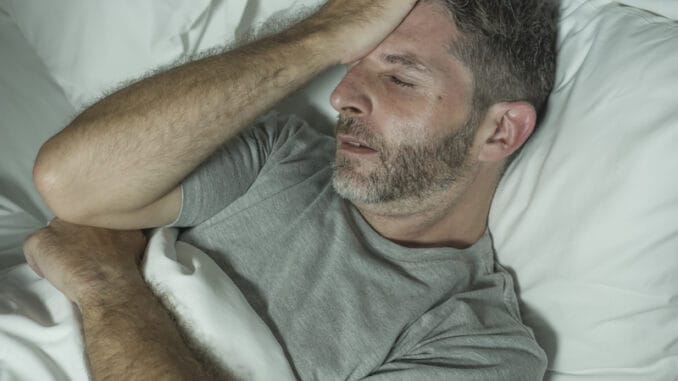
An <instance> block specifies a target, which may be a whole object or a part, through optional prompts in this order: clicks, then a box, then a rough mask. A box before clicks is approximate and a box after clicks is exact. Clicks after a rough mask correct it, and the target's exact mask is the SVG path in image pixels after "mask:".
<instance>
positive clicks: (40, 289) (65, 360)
mask: <svg viewBox="0 0 678 381" xmlns="http://www.w3.org/2000/svg"><path fill="white" fill-rule="evenodd" d="M176 239H177V230H176V229H159V230H156V231H155V232H154V233H153V235H152V236H151V238H150V240H149V245H148V247H147V249H146V254H145V258H144V261H145V262H144V265H143V272H144V277H145V278H146V280H147V281H148V283H149V284H150V286H151V289H153V290H154V292H155V293H156V294H157V295H162V296H163V298H164V300H165V304H166V305H167V306H169V309H170V310H171V311H173V312H174V314H175V316H177V320H178V322H179V324H181V325H182V326H183V327H184V329H185V331H186V332H188V334H189V335H190V336H191V337H192V338H193V340H194V342H195V343H196V344H198V345H200V347H201V348H206V349H207V350H208V352H209V353H210V354H211V355H212V357H213V359H215V360H216V361H215V363H216V364H217V365H219V366H221V367H223V368H224V369H229V370H230V371H231V372H232V374H234V375H235V376H238V377H241V378H240V379H245V380H262V381H268V380H281V381H285V380H294V379H295V378H294V375H293V373H292V370H291V369H290V367H289V365H288V363H287V359H286V358H285V355H284V354H283V351H282V348H281V347H280V345H279V344H278V342H277V341H276V339H275V338H274V337H273V334H272V333H271V332H270V330H269V329H268V327H267V326H266V325H265V324H264V322H263V321H262V320H261V319H260V318H259V317H258V316H257V314H256V313H255V312H254V310H252V308H251V307H250V306H249V304H248V303H247V301H246V300H245V297H244V296H243V295H242V294H241V293H240V291H239V290H238V288H237V287H236V286H235V284H233V282H232V281H231V280H230V279H229V278H228V277H226V276H224V274H223V273H222V272H221V269H220V268H219V267H218V266H217V265H216V264H215V263H214V262H213V261H212V259H211V258H210V257H209V256H207V254H205V253H203V252H202V251H200V250H198V249H197V248H195V247H193V246H191V245H189V244H187V243H184V242H177V240H176ZM224 338H228V339H224ZM0 343H2V347H1V349H0V379H2V380H74V381H75V380H87V379H88V373H87V368H86V366H85V357H84V356H83V343H82V338H81V336H80V325H79V320H78V316H77V311H76V309H75V308H74V307H73V306H72V304H71V303H70V302H69V301H68V299H66V297H65V296H63V295H62V294H61V293H60V292H59V291H58V290H56V289H55V288H54V287H52V286H51V285H50V284H49V282H47V281H46V280H44V279H41V278H39V277H38V276H37V275H35V273H34V272H33V271H32V270H31V269H30V268H29V267H28V265H26V264H23V265H19V266H14V267H12V268H9V269H6V270H3V271H0Z"/></svg>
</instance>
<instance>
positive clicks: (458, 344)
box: [365, 272, 547, 381]
mask: <svg viewBox="0 0 678 381" xmlns="http://www.w3.org/2000/svg"><path fill="white" fill-rule="evenodd" d="M512 287H513V283H512V280H511V278H510V275H508V274H507V273H505V272H499V273H494V274H492V275H490V276H489V277H488V278H486V279H485V280H484V282H483V284H482V285H481V287H479V288H475V289H473V290H469V291H467V292H463V293H460V294H457V295H455V296H453V297H451V298H450V299H448V300H447V301H445V302H444V303H442V304H440V305H438V306H436V307H435V308H433V309H432V310H430V311H429V312H427V313H426V314H425V315H424V316H423V317H422V318H421V319H419V320H418V321H416V322H414V323H413V324H412V326H410V327H409V328H408V329H407V330H406V331H405V332H404V333H403V336H402V337H401V338H400V339H399V341H402V343H401V344H402V345H397V346H396V347H395V349H394V352H393V353H391V355H390V356H389V358H388V359H387V360H386V361H385V363H384V364H383V365H382V366H380V367H379V368H378V369H375V370H374V371H373V372H372V373H371V374H370V375H369V377H367V378H365V380H369V381H387V380H388V381H394V380H431V381H435V380H524V381H533V380H534V381H537V380H542V379H543V377H544V373H545V372H546V365H547V361H546V355H545V353H544V351H543V350H542V349H541V348H540V347H539V345H538V344H537V342H536V340H535V339H534V336H533V334H532V331H531V330H530V329H529V328H528V327H526V326H525V325H524V324H523V323H522V321H521V319H520V312H519V310H518V306H517V301H516V300H515V293H513V291H512Z"/></svg>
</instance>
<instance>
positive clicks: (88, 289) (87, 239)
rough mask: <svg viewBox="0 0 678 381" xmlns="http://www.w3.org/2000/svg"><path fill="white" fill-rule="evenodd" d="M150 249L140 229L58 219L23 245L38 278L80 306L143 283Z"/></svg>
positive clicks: (34, 234) (27, 258) (25, 254)
mask: <svg viewBox="0 0 678 381" xmlns="http://www.w3.org/2000/svg"><path fill="white" fill-rule="evenodd" d="M145 247H146V238H145V236H144V234H143V233H142V232H141V231H140V230H133V231H119V230H107V229H100V228H93V227H88V226H80V225H73V224H70V223H67V222H64V221H61V220H59V219H54V220H53V221H52V222H51V223H50V224H49V226H48V227H46V228H43V229H40V230H38V231H36V232H35V233H33V234H32V235H31V236H30V237H28V238H27V239H26V241H25V242H24V247H23V248H24V256H25V257H26V260H27V261H28V264H29V265H30V266H31V268H32V269H33V270H34V271H35V272H36V273H38V275H40V276H42V277H44V278H45V279H47V280H48V281H49V282H50V283H52V284H53V285H54V286H55V287H56V288H57V289H59V291H61V292H62V293H63V294H64V295H66V296H67V297H68V298H69V299H70V300H71V301H73V302H75V303H76V304H78V305H80V304H81V303H82V302H83V301H84V300H86V299H88V298H89V299H90V300H91V299H96V298H97V297H98V295H99V294H100V293H101V292H106V290H107V289H110V288H111V287H119V286H127V285H130V284H133V285H138V284H143V278H142V276H141V273H140V271H139V264H140V262H141V257H142V255H143V252H144V249H145Z"/></svg>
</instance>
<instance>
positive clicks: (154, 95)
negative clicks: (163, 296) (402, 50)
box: [33, 0, 416, 229]
mask: <svg viewBox="0 0 678 381" xmlns="http://www.w3.org/2000/svg"><path fill="white" fill-rule="evenodd" d="M415 3H416V0H397V1H393V0H330V1H329V2H328V3H327V4H325V5H324V6H323V7H322V8H321V9H320V10H319V11H318V12H316V14H314V15H313V16H311V17H310V18H308V19H306V20H305V21H302V22H300V23H298V24H296V25H295V26H294V27H292V28H290V29H288V30H286V31H283V32H281V33H279V34H277V35H275V36H271V37H269V38H265V39H262V40H259V41H255V42H253V43H252V44H249V45H246V46H243V47H241V48H239V49H236V50H233V51H230V52H226V53H222V54H218V55H215V56H211V57H206V58H203V59H201V60H198V61H194V62H191V63H188V64H185V65H183V66H179V67H176V68H173V69H171V70H168V71H166V72H163V73H158V74H156V75H154V76H152V77H149V78H146V79H144V80H142V81H140V82H137V83H135V84H133V85H131V86H129V87H127V88H125V89H121V90H119V91H118V92H116V93H113V94H111V95H109V96H108V97H106V98H105V99H103V100H101V101H99V102H97V103H96V104H94V105H92V106H91V107H90V108H89V109H87V110H86V111H85V112H83V113H82V114H81V115H80V116H78V117H77V118H76V119H75V120H74V121H73V122H72V123H71V124H70V125H69V126H68V127H66V128H65V129H64V130H62V131H61V132H59V133H58V134H57V135H55V136H54V137H52V138H51V139H49V140H48V141H47V142H46V143H45V144H44V145H43V147H42V148H41V149H40V152H39V154H38V157H37V159H36V162H35V168H34V169H33V179H34V181H35V185H36V188H37V189H38V191H39V192H40V194H41V195H42V197H43V199H44V200H45V202H46V203H47V205H48V206H49V207H50V209H52V211H53V212H54V213H55V214H56V215H57V216H58V217H59V218H61V219H63V220H66V221H69V222H73V223H77V224H81V225H92V226H99V227H106V228H114V229H136V228H149V227H157V226H163V225H166V224H169V223H171V222H172V221H174V220H175V219H176V217H177V215H178V213H179V210H180V209H181V191H180V189H179V187H178V186H179V184H181V182H182V181H183V179H184V178H185V177H186V176H188V175H189V174H190V173H191V172H193V171H194V170H195V169H196V168H197V167H198V166H199V165H200V164H201V163H202V162H204V161H205V160H206V159H207V158H208V157H209V156H210V155H212V153H214V152H215V151H216V150H217V149H218V148H219V147H220V146H222V145H223V144H224V143H225V142H226V141H228V140H229V139H230V138H232V137H233V136H234V135H236V134H238V133H240V132H241V131H242V130H243V129H244V128H245V127H247V126H249V125H250V124H251V123H252V122H253V121H254V120H255V119H256V118H257V117H259V116H261V115H262V114H263V113H264V112H266V111H267V110H270V109H271V108H272V107H273V106H274V105H275V104H277V103H278V102H280V101H281V100H282V99H284V98H285V97H286V96H288V95H289V94H291V93H292V92H293V91H296V90H297V89H299V88H300V87H301V86H303V85H304V84H305V83H306V82H307V81H309V80H310V79H312V78H313V77H315V76H316V75H317V74H319V73H321V72H322V71H324V70H325V69H327V68H328V67H330V66H332V65H336V64H339V63H351V62H354V61H356V60H358V59H360V58H362V57H364V56H365V55H366V54H368V53H369V52H371V51H372V50H373V49H374V48H375V47H376V46H377V45H378V44H379V43H380V42H381V41H382V40H384V39H385V38H386V37H387V36H388V34H389V33H390V32H391V31H393V30H394V29H395V28H397V26H398V25H399V24H400V23H401V22H402V20H403V19H404V18H405V17H406V16H407V15H408V14H409V12H410V11H411V9H412V8H413V6H414V4H415ZM149 178H152V179H153V181H148V179H149Z"/></svg>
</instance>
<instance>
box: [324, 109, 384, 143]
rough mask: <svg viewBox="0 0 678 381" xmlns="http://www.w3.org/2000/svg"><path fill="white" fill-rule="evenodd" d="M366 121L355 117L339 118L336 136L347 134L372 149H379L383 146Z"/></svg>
mask: <svg viewBox="0 0 678 381" xmlns="http://www.w3.org/2000/svg"><path fill="white" fill-rule="evenodd" d="M372 131H373V129H371V128H370V127H369V126H368V125H367V124H366V123H365V122H364V121H362V120H360V119H359V118H355V117H350V116H349V117H346V116H341V115H340V116H339V120H338V121H337V127H336V129H335V134H346V135H351V136H353V137H355V138H356V139H360V140H362V141H363V142H365V144H367V145H368V146H370V147H372V148H375V149H376V148H378V147H379V146H380V145H381V144H380V143H381V142H380V141H379V139H378V138H377V137H376V135H375V134H374V133H373V132H372Z"/></svg>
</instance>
